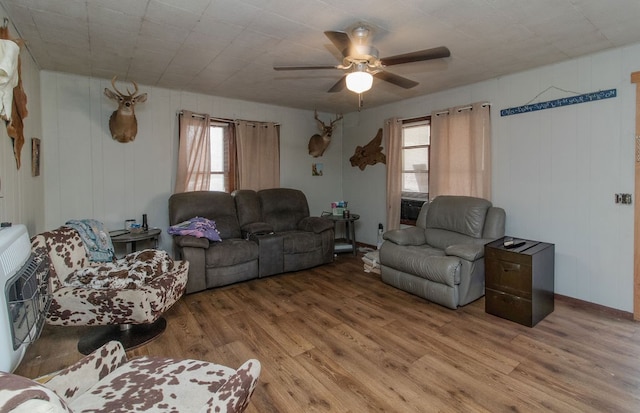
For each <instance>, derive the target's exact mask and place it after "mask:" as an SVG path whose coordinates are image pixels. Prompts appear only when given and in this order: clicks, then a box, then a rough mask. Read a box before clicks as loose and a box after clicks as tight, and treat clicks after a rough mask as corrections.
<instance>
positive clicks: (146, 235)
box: [109, 228, 162, 254]
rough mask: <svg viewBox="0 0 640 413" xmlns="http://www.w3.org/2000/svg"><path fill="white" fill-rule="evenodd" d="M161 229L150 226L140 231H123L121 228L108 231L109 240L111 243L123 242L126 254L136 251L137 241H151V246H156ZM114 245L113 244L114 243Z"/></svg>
mask: <svg viewBox="0 0 640 413" xmlns="http://www.w3.org/2000/svg"><path fill="white" fill-rule="evenodd" d="M161 232H162V230H160V229H159V228H150V229H148V230H146V231H142V232H128V231H127V232H123V230H118V231H110V232H109V235H110V236H111V242H112V243H113V244H125V246H126V249H127V254H129V253H131V252H134V251H137V245H136V244H137V242H138V241H153V247H154V248H158V237H159V236H160V233H161ZM114 247H115V245H114Z"/></svg>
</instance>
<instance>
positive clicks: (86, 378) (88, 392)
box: [0, 341, 261, 413]
mask: <svg viewBox="0 0 640 413" xmlns="http://www.w3.org/2000/svg"><path fill="white" fill-rule="evenodd" d="M260 369H261V366H260V362H259V361H258V360H255V359H250V360H247V361H246V362H245V363H244V364H242V366H240V367H239V368H238V369H237V370H234V369H232V368H230V367H226V366H221V365H218V364H214V363H209V362H206V361H198V360H178V359H172V358H160V357H148V356H144V357H140V358H135V359H132V360H130V361H127V357H126V354H125V352H124V349H123V347H122V344H120V343H119V342H117V341H111V342H109V343H107V344H105V345H104V346H102V347H101V348H99V349H98V350H96V351H95V352H93V353H91V354H90V355H88V356H86V357H84V358H83V359H81V360H80V361H78V362H77V363H75V364H73V365H72V366H71V367H68V368H66V369H64V370H62V371H61V372H59V373H58V374H56V375H54V376H53V378H51V379H50V380H49V381H47V382H46V383H44V384H40V383H39V382H38V381H35V380H30V379H27V378H24V377H21V376H17V375H14V374H10V373H4V372H0V412H11V413H23V412H24V413H33V412H45V411H46V412H52V413H55V412H72V413H73V412H93V413H101V412H104V413H107V412H108V413H116V412H127V413H129V412H143V411H144V412H158V411H162V412H189V413H191V412H194V413H195V412H200V413H205V412H206V413H209V412H211V413H213V412H220V413H222V412H229V413H236V412H243V411H244V410H245V409H246V407H247V405H248V404H249V400H250V398H251V395H252V394H253V391H254V390H255V388H256V385H257V382H258V377H259V376H260Z"/></svg>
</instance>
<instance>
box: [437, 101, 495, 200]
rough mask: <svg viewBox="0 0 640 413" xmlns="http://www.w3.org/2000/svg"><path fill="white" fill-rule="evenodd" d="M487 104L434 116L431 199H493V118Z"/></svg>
mask: <svg viewBox="0 0 640 413" xmlns="http://www.w3.org/2000/svg"><path fill="white" fill-rule="evenodd" d="M489 110H490V106H489V104H488V103H486V102H481V103H474V104H472V105H467V106H459V107H454V108H449V109H447V110H441V111H436V112H433V113H432V116H431V160H430V161H431V165H430V168H429V172H430V175H431V176H430V179H429V197H430V198H431V199H433V198H435V197H436V196H438V195H467V196H475V197H479V198H485V199H491V117H490V112H489Z"/></svg>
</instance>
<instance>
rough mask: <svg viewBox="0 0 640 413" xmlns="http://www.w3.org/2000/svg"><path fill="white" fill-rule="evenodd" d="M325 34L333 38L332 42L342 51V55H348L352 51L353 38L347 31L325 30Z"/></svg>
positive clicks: (330, 38)
mask: <svg viewBox="0 0 640 413" xmlns="http://www.w3.org/2000/svg"><path fill="white" fill-rule="evenodd" d="M324 34H325V36H327V37H328V38H329V40H331V43H333V45H334V46H335V47H336V48H337V49H338V50H339V51H340V53H342V56H344V57H347V56H349V54H350V51H351V39H350V38H349V35H348V34H346V33H345V32H336V31H331V30H327V31H326V32H324Z"/></svg>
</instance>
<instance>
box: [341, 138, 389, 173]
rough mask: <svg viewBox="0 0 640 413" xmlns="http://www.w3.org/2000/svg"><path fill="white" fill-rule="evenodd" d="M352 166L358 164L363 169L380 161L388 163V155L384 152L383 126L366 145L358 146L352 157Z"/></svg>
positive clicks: (350, 159)
mask: <svg viewBox="0 0 640 413" xmlns="http://www.w3.org/2000/svg"><path fill="white" fill-rule="evenodd" d="M349 161H351V166H357V167H359V168H360V170H361V171H364V168H366V167H367V165H375V164H377V163H378V162H380V163H384V164H386V163H387V157H386V156H385V154H383V153H382V128H380V129H378V134H377V135H376V136H375V137H374V138H373V139H372V140H371V142H369V143H368V144H366V145H365V146H358V147H357V148H356V151H355V153H354V154H353V156H352V157H351V158H349Z"/></svg>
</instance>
